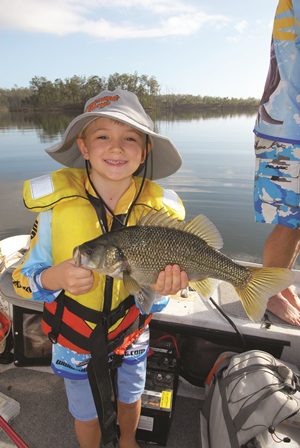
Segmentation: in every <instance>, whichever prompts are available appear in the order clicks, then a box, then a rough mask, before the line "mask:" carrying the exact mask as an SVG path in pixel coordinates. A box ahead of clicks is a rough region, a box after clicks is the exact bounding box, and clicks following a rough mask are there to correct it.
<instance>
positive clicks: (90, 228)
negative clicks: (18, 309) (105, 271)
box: [16, 168, 184, 353]
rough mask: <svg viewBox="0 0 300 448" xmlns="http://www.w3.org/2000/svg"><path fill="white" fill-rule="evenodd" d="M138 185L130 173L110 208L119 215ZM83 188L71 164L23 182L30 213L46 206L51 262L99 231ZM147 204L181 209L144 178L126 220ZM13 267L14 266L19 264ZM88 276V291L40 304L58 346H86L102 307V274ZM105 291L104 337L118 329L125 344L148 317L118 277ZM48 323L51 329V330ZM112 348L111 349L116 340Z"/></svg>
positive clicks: (173, 198) (66, 255)
mask: <svg viewBox="0 0 300 448" xmlns="http://www.w3.org/2000/svg"><path fill="white" fill-rule="evenodd" d="M140 185H141V178H139V177H134V178H133V179H132V182H131V185H130V187H129V189H128V190H127V191H126V192H125V193H124V195H123V196H122V197H121V198H120V200H119V202H118V204H117V206H116V209H115V210H114V214H115V215H117V216H119V215H122V216H124V215H126V214H127V213H128V210H129V207H130V205H131V203H132V202H133V200H134V198H135V196H136V194H137V191H138V190H139V187H140ZM86 189H87V190H90V189H91V187H90V185H89V183H88V181H87V176H86V173H85V171H84V170H82V169H75V168H64V169H61V170H58V171H55V172H53V173H51V174H49V175H46V176H41V177H39V178H36V179H33V180H30V181H25V184H24V203H25V206H26V207H27V208H28V209H29V210H32V211H34V212H41V211H46V210H49V209H52V257H53V265H56V264H59V263H61V262H62V261H65V260H67V259H70V258H72V254H73V249H74V247H76V246H78V245H80V244H82V243H84V242H85V241H88V240H90V239H93V238H96V237H98V236H100V235H101V234H102V229H101V226H100V223H99V219H98V216H97V213H96V210H95V208H94V207H93V206H92V205H91V202H90V200H89V199H88V195H87V190H86ZM151 208H155V209H157V210H159V209H161V208H165V209H166V210H167V211H168V212H169V213H170V214H172V215H175V216H177V217H178V218H179V219H183V218H184V208H183V205H182V203H181V201H180V199H179V198H178V196H177V195H176V194H175V193H174V192H172V191H170V190H165V189H163V188H162V187H161V186H159V185H158V184H156V183H154V182H152V181H150V180H147V179H146V180H145V184H144V186H143V189H142V192H141V194H140V195H139V198H138V201H137V203H136V204H135V206H134V207H133V209H132V211H131V213H130V216H129V220H128V223H127V225H129V226H131V225H134V224H136V223H137V222H138V220H139V218H140V216H141V215H142V213H143V212H144V211H145V210H146V211H148V210H150V209H151ZM107 219H108V221H109V225H110V226H111V224H112V222H111V218H110V216H107ZM18 269H19V270H20V269H21V267H19V268H18ZM93 275H94V285H93V288H92V289H91V290H90V291H89V292H87V293H85V294H82V295H79V296H74V295H72V294H70V293H68V292H64V291H63V292H62V294H61V295H60V296H59V297H58V298H57V299H56V300H55V301H54V302H52V303H50V304H48V303H45V305H44V319H43V323H42V328H43V331H44V332H45V333H46V334H50V337H52V338H53V339H55V340H57V341H58V342H59V343H61V344H62V345H64V346H67V347H69V348H71V349H74V350H76V351H77V352H79V353H80V352H83V353H85V352H89V351H90V350H89V341H88V340H89V338H90V335H91V333H92V330H93V329H94V328H95V326H96V324H97V322H98V320H99V319H100V318H101V316H103V311H104V310H103V306H104V291H105V284H106V282H107V277H106V276H103V275H100V274H98V273H96V272H94V274H93ZM16 276H17V274H16ZM24 289H26V288H24ZM17 292H19V291H18V290H17ZM110 294H111V302H110V304H109V308H110V309H109V316H108V317H107V316H106V317H107V318H108V322H107V325H108V339H109V340H118V339H120V340H121V339H122V338H121V334H122V335H124V334H125V339H126V341H127V342H128V344H127V345H129V344H130V343H131V342H132V340H133V339H135V338H136V337H137V336H138V334H137V333H136V332H137V331H138V328H139V327H140V326H142V327H144V326H145V325H146V324H147V323H148V322H149V318H145V317H143V318H142V317H141V316H140V315H139V311H138V309H137V308H136V307H135V304H134V298H133V297H131V296H128V292H127V291H126V290H125V288H124V284H123V281H122V280H119V279H114V281H113V283H112V291H111V293H110ZM62 304H63V305H62ZM59 307H60V309H58V308H59ZM61 307H62V308H61ZM106 312H107V310H106ZM106 314H107V313H106ZM137 320H140V322H139V325H138V326H137V324H136V323H135V324H134V322H136V321H137ZM133 324H134V325H135V326H134V325H133ZM54 327H56V331H54V332H53V328H54ZM131 330H133V331H131ZM123 339H124V338H123ZM127 342H126V343H127ZM120 345H121V344H119V345H118V347H120ZM113 348H114V349H115V348H116V342H115V343H114V344H113Z"/></svg>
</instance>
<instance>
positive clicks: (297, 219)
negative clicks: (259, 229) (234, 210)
mask: <svg viewBox="0 0 300 448" xmlns="http://www.w3.org/2000/svg"><path fill="white" fill-rule="evenodd" d="M255 156H256V166H255V183H254V208H255V220H256V221H257V222H264V223H269V224H281V225H283V226H286V227H291V228H294V229H297V228H299V227H300V145H298V144H293V143H283V142H278V141H274V140H273V141H272V140H267V139H264V138H262V137H256V138H255Z"/></svg>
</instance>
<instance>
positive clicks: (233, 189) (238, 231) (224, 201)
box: [0, 113, 272, 261]
mask: <svg viewBox="0 0 300 448" xmlns="http://www.w3.org/2000/svg"><path fill="white" fill-rule="evenodd" d="M74 115H77V114H73V115H69V116H66V115H58V114H51V115H42V114H41V115H35V116H34V115H25V114H9V113H2V114H1V113H0V187H1V188H0V210H1V218H0V239H3V238H6V237H8V236H12V235H16V234H23V233H29V232H30V228H31V225H32V223H33V221H34V217H35V216H34V214H33V213H31V212H28V211H27V210H26V209H25V208H24V206H23V202H22V184H23V180H24V179H27V178H31V177H36V176H40V175H42V174H45V173H47V172H49V171H52V170H55V169H57V168H59V167H61V166H60V165H58V164H57V163H56V162H54V161H53V160H52V159H51V158H50V157H49V156H48V155H47V154H46V153H45V152H44V148H46V147H48V146H50V145H51V144H53V143H55V142H56V141H58V140H59V137H60V135H61V132H62V131H63V130H64V129H65V127H66V126H67V124H68V122H69V121H70V119H71V118H72V116H74ZM254 120H255V115H246V114H245V115H227V116H218V117H205V116H203V115H202V116H195V115H193V116H190V117H186V118H180V119H172V120H165V119H164V120H159V121H157V122H156V128H157V130H159V132H160V133H162V134H164V135H167V136H168V137H169V138H171V140H172V141H173V142H174V143H175V144H176V146H177V147H178V148H179V150H180V152H181V154H182V158H183V165H182V168H181V169H180V171H179V172H178V173H176V174H175V175H173V176H172V177H170V178H169V179H167V180H165V181H163V182H161V184H162V185H164V186H166V187H168V188H172V189H174V190H175V191H176V192H177V193H178V194H179V195H180V196H181V198H182V199H183V201H184V204H185V206H186V210H187V218H191V217H193V216H195V215H196V214H199V213H203V214H206V215H207V216H208V217H209V218H210V219H211V220H212V221H213V222H214V223H215V225H216V226H217V227H218V229H219V230H220V232H221V234H222V236H223V239H224V249H223V252H224V253H226V254H227V255H229V256H231V257H235V258H238V259H244V260H246V259H247V260H250V261H260V260H261V251H262V246H263V242H264V240H265V238H266V236H267V234H268V233H269V232H270V231H271V229H272V226H271V225H264V224H257V223H255V221H254V212H253V204H252V194H253V175H254V153H253V140H254V138H253V133H252V129H253V125H254Z"/></svg>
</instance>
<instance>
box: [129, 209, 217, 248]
mask: <svg viewBox="0 0 300 448" xmlns="http://www.w3.org/2000/svg"><path fill="white" fill-rule="evenodd" d="M137 225H139V226H157V227H171V228H172V229H179V230H183V231H185V232H188V233H192V234H194V235H197V236H198V237H200V238H202V239H203V240H204V241H205V242H206V243H207V244H208V245H209V246H211V247H213V248H214V249H217V250H219V249H221V248H222V247H223V239H222V237H221V235H220V233H219V231H218V229H217V228H216V226H215V225H214V224H213V223H212V222H211V221H210V220H209V219H208V218H207V216H205V215H198V216H196V217H195V218H193V219H191V220H190V221H188V222H184V221H179V220H178V219H177V218H176V217H174V216H170V215H169V213H168V212H167V211H166V210H164V209H160V210H158V211H157V210H155V209H152V210H150V212H149V213H147V214H146V215H142V216H141V218H140V219H139V221H138V223H137Z"/></svg>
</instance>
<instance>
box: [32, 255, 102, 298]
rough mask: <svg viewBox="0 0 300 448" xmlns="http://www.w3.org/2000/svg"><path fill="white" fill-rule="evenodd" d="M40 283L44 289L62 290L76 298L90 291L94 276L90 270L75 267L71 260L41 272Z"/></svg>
mask: <svg viewBox="0 0 300 448" xmlns="http://www.w3.org/2000/svg"><path fill="white" fill-rule="evenodd" d="M41 283H42V285H43V287H44V288H45V289H50V290H53V291H56V290H59V289H64V290H65V291H68V292H70V293H71V294H74V295H76V296H77V295H80V294H85V293H86V292H88V291H90V289H92V287H93V283H94V276H93V272H92V271H91V270H90V269H86V268H84V267H80V266H76V264H75V262H74V260H73V259H72V258H71V259H70V260H66V261H63V262H62V263H59V264H57V265H56V266H52V267H51V268H48V269H46V270H45V271H43V272H42V275H41Z"/></svg>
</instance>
